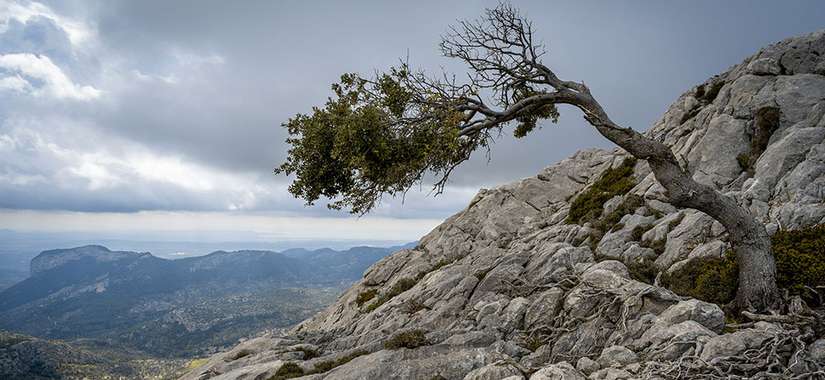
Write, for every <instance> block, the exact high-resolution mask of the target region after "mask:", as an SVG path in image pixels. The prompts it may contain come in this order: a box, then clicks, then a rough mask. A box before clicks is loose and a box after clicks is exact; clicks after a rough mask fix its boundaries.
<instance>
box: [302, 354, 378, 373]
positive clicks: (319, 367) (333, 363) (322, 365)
mask: <svg viewBox="0 0 825 380" xmlns="http://www.w3.org/2000/svg"><path fill="white" fill-rule="evenodd" d="M368 353H369V352H367V351H354V352H352V353H350V354H349V355H346V356H342V357H340V358H338V359H336V360H324V361H322V362H319V363H317V364H315V367H313V369H312V371H310V372H309V373H308V375H309V374H316V373H324V372H329V371H330V370H332V369H333V368H335V367H338V366H342V365H344V364H347V363H349V362H351V361H352V360H353V359H355V358H357V357H359V356H364V355H366V354H368Z"/></svg>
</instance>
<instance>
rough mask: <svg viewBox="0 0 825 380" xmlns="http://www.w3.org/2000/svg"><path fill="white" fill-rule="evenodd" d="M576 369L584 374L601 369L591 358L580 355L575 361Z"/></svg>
mask: <svg viewBox="0 0 825 380" xmlns="http://www.w3.org/2000/svg"><path fill="white" fill-rule="evenodd" d="M576 369H577V370H579V372H581V373H583V374H585V375H590V374H591V373H593V372H596V371H598V370H599V369H601V366H599V363H598V362H596V361H594V360H593V359H590V358H588V357H587V356H582V357H581V358H579V361H577V362H576Z"/></svg>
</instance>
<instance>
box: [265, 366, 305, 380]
mask: <svg viewBox="0 0 825 380" xmlns="http://www.w3.org/2000/svg"><path fill="white" fill-rule="evenodd" d="M301 376H304V369H303V368H301V366H299V365H297V364H295V363H293V362H286V363H284V364H283V365H282V366H281V368H278V370H277V371H275V375H273V376H272V377H270V378H269V379H268V380H285V379H294V378H296V377H301Z"/></svg>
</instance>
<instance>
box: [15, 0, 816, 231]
mask: <svg viewBox="0 0 825 380" xmlns="http://www.w3.org/2000/svg"><path fill="white" fill-rule="evenodd" d="M514 4H515V5H517V6H518V7H520V8H521V9H522V11H523V12H524V13H525V14H526V15H528V17H529V18H531V19H532V20H533V21H534V23H535V28H536V31H537V36H538V37H539V38H541V39H542V40H544V41H545V42H546V43H547V44H548V47H549V51H550V54H549V56H548V57H547V60H548V62H547V63H549V64H550V65H551V66H552V67H554V68H556V69H557V71H558V73H559V74H560V75H561V76H562V77H564V78H567V79H571V80H584V81H586V82H587V83H588V84H589V85H590V86H591V88H592V89H593V91H594V93H595V94H596V95H597V97H599V98H600V99H601V101H602V103H603V104H604V105H605V107H606V108H607V109H608V111H609V112H610V113H611V114H612V116H613V119H614V120H617V121H619V122H621V123H622V124H624V125H628V126H632V127H634V128H636V129H646V128H647V127H648V126H649V125H650V124H652V123H653V122H654V121H655V120H656V119H657V118H658V117H659V115H661V113H662V112H663V111H664V110H665V108H666V106H667V105H668V104H669V103H670V102H671V101H672V100H673V99H675V98H676V96H678V95H679V94H680V93H681V92H683V91H685V90H687V89H688V88H690V87H691V86H693V85H695V84H697V83H699V82H701V81H703V80H705V79H706V78H707V77H709V76H711V75H713V74H715V73H718V72H720V71H722V70H724V69H725V68H727V67H728V66H729V65H732V64H734V63H736V62H738V61H740V60H741V59H742V58H744V57H745V56H747V55H749V54H752V53H753V52H754V51H755V50H756V49H758V48H759V47H761V46H763V45H765V44H767V43H770V42H774V41H777V40H780V39H783V38H786V37H790V36H793V35H797V34H802V33H807V32H811V31H814V30H817V29H819V28H822V27H825V23H823V20H825V3H823V2H821V1H813V0H812V1H791V2H767V1H764V2H759V1H745V0H743V1H725V2H718V1H711V0H706V1H689V2H682V3H681V4H676V3H675V2H659V1H645V2H643V1H611V2H596V1H525V2H521V1H516V2H514ZM494 5H495V3H494V2H489V1H466V2H445V1H415V2H404V3H401V2H384V1H358V2H347V3H345V2H316V1H260V2H252V1H248V2H241V3H236V2H227V1H175V2H168V1H99V2H95V1H55V2H49V1H46V2H43V3H37V2H29V1H17V0H11V1H8V0H0V194H2V196H0V209H7V211H5V212H0V218H7V220H9V219H8V218H11V217H12V215H16V214H19V213H15V212H11V211H8V210H9V209H10V210H41V211H39V213H43V212H46V213H47V212H51V211H80V212H86V213H97V212H137V211H180V212H200V211H204V212H205V211H209V212H271V213H279V214H283V215H295V214H299V215H303V216H307V217H312V216H325V217H330V216H340V215H341V214H340V213H333V212H330V211H327V210H326V209H325V208H323V207H322V206H317V207H313V208H305V207H304V206H303V204H302V202H301V201H298V200H294V199H291V197H290V196H289V195H288V194H287V193H286V191H285V188H286V186H287V185H288V180H289V179H288V178H285V177H276V176H274V175H272V173H271V171H272V168H273V167H275V166H276V165H277V164H278V163H280V162H281V161H282V160H283V159H284V155H285V151H286V148H285V144H284V143H283V140H284V138H285V133H284V131H283V130H282V128H280V124H281V123H282V122H284V121H285V120H286V119H288V118H289V117H291V116H293V115H294V114H296V113H299V112H307V111H309V110H310V108H311V107H312V106H313V105H319V104H322V103H323V102H324V100H325V99H326V97H327V96H328V95H329V84H330V83H332V82H334V81H336V79H337V78H338V76H339V75H340V74H341V73H343V72H353V71H355V72H362V73H369V72H371V71H372V70H373V69H382V68H387V67H388V66H390V65H393V64H396V63H397V62H398V59H399V57H405V56H409V58H410V62H411V63H412V64H413V65H414V66H418V67H423V68H425V69H429V70H440V68H441V67H445V68H447V69H449V70H455V71H459V72H460V70H462V67H460V66H457V65H456V63H455V62H449V61H446V60H444V59H443V58H440V57H439V56H438V51H437V48H436V46H437V43H438V41H439V35H440V34H441V33H443V31H444V30H445V28H446V27H447V26H448V25H449V24H450V23H452V22H454V21H455V20H456V19H459V18H472V17H475V16H476V15H478V14H479V13H480V12H481V10H482V9H483V8H484V7H485V6H488V7H489V6H494ZM565 111H566V112H563V114H562V118H561V122H560V123H559V124H558V125H551V126H546V127H545V128H543V129H542V130H541V131H539V132H537V133H535V134H534V135H532V136H530V138H529V139H525V140H513V139H512V138H510V137H508V136H506V135H505V136H502V139H501V141H500V142H499V143H498V144H497V145H496V146H495V147H494V149H493V151H492V161H491V162H490V163H489V164H488V163H487V161H486V158H485V157H484V155H483V154H479V155H478V156H479V157H476V158H475V159H474V160H473V161H472V162H470V163H468V164H466V165H465V166H464V167H462V168H460V170H459V171H458V172H457V173H456V175H455V177H454V180H453V183H452V187H450V188H449V189H448V192H447V193H446V194H445V195H444V196H441V197H438V198H436V199H432V198H428V197H427V196H426V195H427V191H428V188H427V187H426V186H425V187H424V188H423V190H422V191H421V192H417V191H413V192H411V193H410V194H409V196H408V199H407V200H406V203H404V205H403V207H402V205H401V202H400V201H398V200H396V201H388V202H385V203H384V204H383V205H382V207H381V208H380V209H379V210H377V212H376V214H377V215H378V216H382V217H387V218H421V219H429V220H437V219H440V218H443V217H446V216H448V215H449V214H451V213H454V212H455V211H457V210H459V209H461V208H462V207H464V205H465V204H466V202H467V201H468V200H469V199H470V198H471V197H472V195H473V194H474V193H475V191H476V190H477V189H478V188H479V187H481V186H494V185H496V184H499V183H503V182H507V181H510V180H515V179H518V178H520V177H524V176H528V175H532V174H535V173H536V172H537V171H538V170H539V169H540V168H542V167H544V166H546V165H548V164H551V163H552V162H555V161H557V160H559V159H561V158H564V157H565V156H568V155H569V154H571V153H573V152H574V151H576V150H578V149H581V148H585V147H593V146H599V147H609V146H610V145H609V144H608V143H607V142H605V141H603V140H602V139H601V138H600V137H599V136H597V135H596V133H595V132H594V131H593V130H592V128H589V127H587V126H586V125H585V124H584V123H583V122H582V120H581V117H580V115H579V114H578V113H576V112H574V111H572V110H565ZM43 210H45V211H43ZM38 215H40V214H38ZM43 215H47V214H43ZM0 222H2V220H0ZM6 224H8V223H6ZM2 227H3V223H0V228H2ZM416 233H417V231H416Z"/></svg>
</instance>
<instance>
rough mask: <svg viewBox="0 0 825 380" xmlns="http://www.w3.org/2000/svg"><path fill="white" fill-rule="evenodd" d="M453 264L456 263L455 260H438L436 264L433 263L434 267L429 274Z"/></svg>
mask: <svg viewBox="0 0 825 380" xmlns="http://www.w3.org/2000/svg"><path fill="white" fill-rule="evenodd" d="M454 262H456V260H449V259H447V258H443V259H441V260H439V261H438V262H437V263H435V266H434V267H433V269H432V270H430V272H435V271H437V270H439V269H441V268H444V267H446V266H447V265H450V264H452V263H454Z"/></svg>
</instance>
